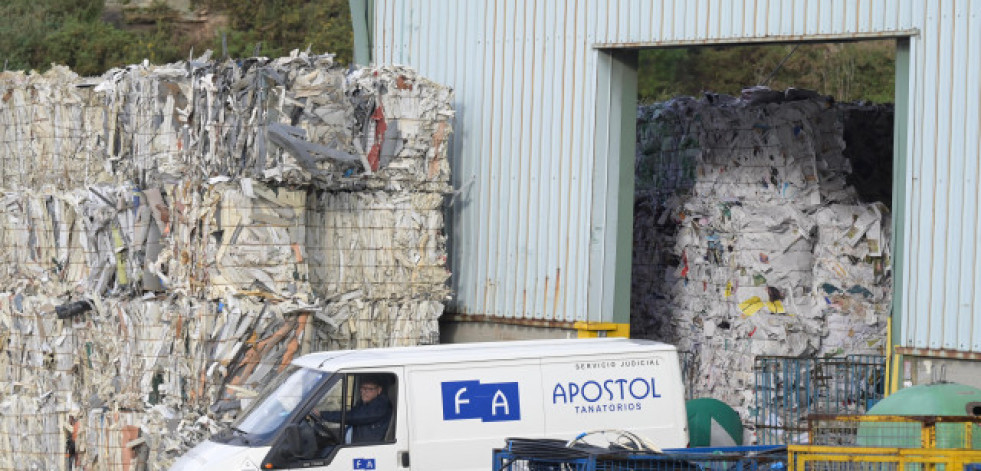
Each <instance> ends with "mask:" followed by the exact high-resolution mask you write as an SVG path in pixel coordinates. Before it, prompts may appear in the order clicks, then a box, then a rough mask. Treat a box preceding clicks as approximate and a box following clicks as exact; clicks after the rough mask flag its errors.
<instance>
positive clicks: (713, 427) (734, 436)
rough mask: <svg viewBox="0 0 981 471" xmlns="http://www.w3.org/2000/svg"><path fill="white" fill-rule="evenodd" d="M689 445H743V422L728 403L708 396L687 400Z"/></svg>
mask: <svg viewBox="0 0 981 471" xmlns="http://www.w3.org/2000/svg"><path fill="white" fill-rule="evenodd" d="M685 409H687V412H688V442H689V446H692V447H701V446H715V447H724V446H741V445H742V444H743V423H742V420H740V419H739V414H738V413H737V412H736V411H735V410H733V409H732V408H731V407H729V406H728V405H726V403H724V402H722V401H720V400H718V399H712V398H708V397H703V398H699V399H692V400H690V401H687V402H685Z"/></svg>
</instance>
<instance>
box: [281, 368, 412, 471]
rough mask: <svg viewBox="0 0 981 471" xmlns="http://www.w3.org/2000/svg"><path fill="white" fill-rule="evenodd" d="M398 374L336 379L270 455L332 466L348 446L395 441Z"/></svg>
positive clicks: (347, 375) (298, 419) (299, 418)
mask: <svg viewBox="0 0 981 471" xmlns="http://www.w3.org/2000/svg"><path fill="white" fill-rule="evenodd" d="M395 391H397V384H396V376H395V375H394V374H389V373H371V374H364V373H352V374H346V375H344V377H343V379H342V380H341V381H334V382H332V384H330V385H329V386H328V387H327V388H326V389H325V390H324V391H322V395H321V396H320V397H319V398H318V399H317V401H316V402H315V403H314V404H313V405H312V407H310V409H309V410H308V411H307V412H306V413H305V414H302V416H300V417H298V418H297V419H296V422H295V423H294V424H293V426H291V427H287V429H288V430H287V433H284V434H283V438H282V439H281V440H280V442H279V443H278V445H277V446H276V448H277V449H278V450H277V451H274V452H271V455H270V456H275V457H276V458H277V459H276V460H275V461H280V460H281V459H283V458H287V457H289V458H290V459H288V461H292V462H294V463H297V464H299V465H300V466H301V467H306V466H320V465H324V464H327V463H329V462H330V459H331V457H332V456H333V454H334V451H335V450H337V449H338V448H340V447H344V446H364V445H377V444H381V443H393V442H394V438H393V437H394V430H395V415H396V414H395V405H396V400H395Z"/></svg>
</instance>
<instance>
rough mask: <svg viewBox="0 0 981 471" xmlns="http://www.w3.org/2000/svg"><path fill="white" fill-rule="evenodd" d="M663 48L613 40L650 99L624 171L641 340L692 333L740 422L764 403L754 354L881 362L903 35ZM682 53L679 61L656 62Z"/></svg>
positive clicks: (711, 391) (896, 271)
mask: <svg viewBox="0 0 981 471" xmlns="http://www.w3.org/2000/svg"><path fill="white" fill-rule="evenodd" d="M652 51H653V54H651V53H647V52H643V53H641V52H638V51H637V50H624V49H618V50H615V51H612V52H611V53H610V57H611V62H612V63H613V64H614V65H616V64H631V63H635V64H637V69H636V70H637V71H638V74H637V80H636V82H635V83H631V82H630V79H626V80H624V83H626V85H625V86H624V88H629V87H630V86H632V87H636V89H637V91H638V100H637V103H638V104H639V106H638V107H636V110H637V121H636V129H634V130H632V131H633V132H634V133H635V134H636V136H637V139H636V140H635V142H634V144H635V146H636V147H635V148H634V149H632V151H633V152H634V155H635V156H636V160H635V161H634V162H633V164H634V165H633V169H632V170H633V171H632V175H631V176H632V178H631V179H630V181H629V182H628V183H626V184H625V183H624V180H621V188H622V189H629V191H630V192H632V193H633V195H634V198H633V199H632V200H630V201H629V203H632V205H633V206H632V218H631V219H630V220H631V221H632V226H631V227H632V231H631V234H632V236H633V241H632V242H633V244H632V262H631V277H630V279H631V297H630V310H629V311H630V324H631V335H632V336H634V337H641V338H653V339H657V340H664V341H667V342H670V343H674V344H677V345H679V349H680V350H682V351H684V352H685V358H688V359H689V361H690V363H689V365H688V366H690V370H689V380H690V383H689V385H688V390H689V391H690V393H691V394H692V395H693V396H696V397H697V396H711V397H716V398H718V399H722V400H723V401H725V402H727V403H728V404H729V405H731V406H733V407H734V408H736V409H737V410H738V411H740V412H741V413H742V414H743V415H744V420H746V419H747V418H748V417H746V416H749V415H753V414H761V413H762V414H765V413H767V411H762V410H760V408H759V407H758V405H757V403H756V400H755V397H754V394H755V391H754V389H753V387H754V384H755V380H756V378H754V375H755V374H756V372H755V371H754V367H755V364H754V362H755V361H756V359H757V358H760V357H765V356H779V355H783V356H794V357H805V358H826V357H841V358H845V357H849V356H854V355H879V356H881V358H885V355H886V354H887V353H888V349H889V345H888V341H887V337H888V334H889V332H888V330H889V328H890V319H891V317H892V312H894V311H893V310H894V309H898V305H894V303H893V292H894V286H896V284H894V282H893V280H898V279H901V278H900V274H901V273H900V270H901V268H902V263H901V260H902V258H901V252H900V249H901V247H902V234H899V233H897V232H896V229H895V228H896V227H900V228H901V227H902V224H901V221H898V220H897V219H899V217H900V216H901V215H902V214H903V211H902V207H901V206H902V202H903V200H904V198H903V194H902V192H903V190H904V188H903V185H897V184H896V183H895V182H896V181H897V180H898V181H902V180H901V178H902V175H903V174H904V172H905V168H904V162H905V155H906V153H905V149H904V146H903V143H905V122H904V119H905V116H906V113H905V110H906V104H905V102H904V100H905V97H906V91H907V88H906V87H908V80H907V76H908V70H907V69H908V44H907V43H906V41H905V40H903V39H898V40H888V41H876V42H865V43H851V42H849V43H840V42H838V43H807V44H804V43H802V44H789V45H753V46H746V45H741V46H729V47H714V46H701V47H677V48H668V49H655V50H652ZM652 55H653V56H661V57H660V58H659V60H657V61H652V60H651V57H652ZM665 57H667V58H669V59H671V60H664V58H665ZM870 57H872V58H873V59H874V60H870ZM801 58H803V59H804V60H801ZM655 59H657V57H655ZM672 60H673V63H674V64H675V65H674V67H675V69H673V70H672V71H671V73H664V72H663V69H661V71H658V70H657V69H652V68H649V67H648V66H649V65H651V62H657V63H660V64H662V66H663V64H665V63H671V62H672ZM821 67H823V68H824V70H821V69H820V68H821ZM740 68H742V69H744V71H745V70H748V71H750V72H751V73H750V74H739V73H736V72H738V70H735V69H740ZM614 69H615V67H614ZM713 71H714V72H717V73H716V74H715V75H713V74H712V72H713ZM650 74H655V75H657V74H660V75H659V76H657V77H653V78H652V77H651V76H650ZM884 80H885V81H888V82H889V83H885V84H884V83H882V82H883V81H884ZM652 81H654V82H657V83H659V84H665V85H664V86H663V87H662V88H660V89H658V88H657V86H654V87H652V86H651V82H652ZM600 84H601V85H602V84H603V80H602V76H601V78H600ZM762 86H766V88H764V87H762ZM671 87H674V88H671ZM608 89H609V90H610V91H611V93H608V95H609V96H611V97H614V98H615V97H617V95H616V94H615V93H612V91H615V90H616V87H614V86H611V87H609V88H608ZM603 90H604V88H603V87H601V88H600V91H601V94H600V95H601V96H603ZM652 90H654V91H656V92H658V93H659V95H658V96H652V95H651V94H649V92H650V91H652ZM897 97H898V98H899V99H898V100H897ZM611 101H615V100H611ZM600 103H601V104H602V103H603V101H602V100H601V101H600ZM625 106H626V105H625ZM613 114H615V113H611V115H613ZM896 117H900V119H898V120H895V118H896ZM632 124H633V123H623V126H624V127H625V128H626V127H632ZM611 127H612V126H611ZM620 131H621V134H622V131H623V129H622V128H621V129H620ZM609 135H611V136H615V135H617V132H616V130H611V132H610V133H609ZM624 139H625V138H624ZM620 144H621V145H620V146H619V148H620V149H623V147H624V146H623V145H622V144H623V142H621V143H620ZM609 150H610V151H614V150H616V148H615V147H614V146H612V145H611V146H609ZM620 165H621V175H622V174H623V170H624V168H625V167H626V165H625V164H624V163H623V162H622V161H621V164H620ZM622 193H623V192H621V198H620V200H619V202H618V203H619V205H620V208H621V212H620V214H623V210H624V206H625V205H626V204H628V199H627V198H623V197H622V196H623V195H622ZM624 219H625V218H622V217H621V222H622V221H623V220H624ZM619 227H620V228H621V229H623V228H624V225H620V226H619ZM621 247H622V246H621ZM618 252H620V251H618ZM620 267H621V268H622V266H620ZM620 280H622V278H620V277H617V282H618V283H619V282H620ZM877 371H884V367H883V368H880V369H879V370H877ZM879 382H880V383H884V382H885V381H884V380H883V379H881V378H880V379H879ZM823 386H825V387H827V386H828V385H823ZM879 386H881V384H880V385H879ZM831 387H835V386H833V385H832V386H831ZM764 421H765V420H764Z"/></svg>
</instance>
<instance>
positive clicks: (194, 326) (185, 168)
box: [0, 53, 453, 469]
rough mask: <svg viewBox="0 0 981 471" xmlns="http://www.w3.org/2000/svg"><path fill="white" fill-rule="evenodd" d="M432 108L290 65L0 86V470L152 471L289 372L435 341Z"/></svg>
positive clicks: (174, 67) (397, 73)
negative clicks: (324, 355)
mask: <svg viewBox="0 0 981 471" xmlns="http://www.w3.org/2000/svg"><path fill="white" fill-rule="evenodd" d="M451 100H452V91H451V90H449V89H447V88H446V87H442V86H440V85H438V84H435V83H433V82H430V81H428V80H426V79H425V78H423V77H420V76H418V75H417V74H416V73H415V72H414V71H412V70H410V69H407V68H402V67H382V68H370V69H357V70H354V71H353V72H348V71H345V70H343V69H341V68H340V67H337V66H335V65H334V64H333V61H332V58H331V57H330V56H328V55H309V54H304V53H294V54H292V55H291V56H288V57H283V58H278V59H264V58H253V59H246V60H240V61H221V62H213V61H210V60H208V59H207V57H202V58H200V59H197V60H193V61H189V62H186V63H178V64H169V65H163V66H155V65H150V64H146V63H144V64H137V65H133V66H129V67H126V68H122V69H116V70H113V71H110V72H108V73H106V74H105V75H104V76H102V77H98V78H93V79H82V78H79V77H77V76H75V75H74V74H73V73H71V72H70V71H69V70H67V69H64V68H54V69H52V71H50V72H47V73H45V74H43V75H38V74H25V73H20V72H5V73H3V74H2V75H0V124H2V125H3V126H2V127H0V134H3V139H4V147H3V148H0V174H2V176H3V184H2V185H0V202H2V204H0V262H2V263H3V269H2V270H0V278H2V280H3V282H4V286H5V289H4V294H3V295H2V296H0V353H3V355H0V384H2V385H3V386H0V411H2V415H0V469H24V468H33V469H55V468H61V467H64V466H66V463H67V462H69V461H70V462H72V463H73V464H74V465H75V466H81V467H84V468H89V469H92V468H99V469H132V468H134V467H136V468H141V467H143V466H146V467H148V468H149V469H166V468H167V466H168V465H169V464H170V462H171V461H172V460H173V458H174V457H175V456H177V455H178V454H179V453H181V452H182V451H184V450H186V449H187V448H188V447H189V446H193V445H195V444H197V443H199V442H200V441H201V440H203V439H206V438H207V437H208V436H210V435H211V434H213V433H215V432H217V431H218V430H220V429H221V428H223V427H226V426H227V425H228V424H229V423H230V421H232V420H233V419H234V418H235V417H236V416H237V415H238V414H239V412H240V411H241V409H242V407H243V405H244V404H246V403H247V402H248V401H249V399H250V398H252V397H254V395H255V393H256V391H258V390H259V389H260V388H261V387H262V386H263V385H265V384H268V382H269V380H270V378H272V376H273V375H275V374H277V373H278V372H279V371H281V370H282V369H283V368H284V367H285V366H286V365H287V364H288V363H289V362H290V361H291V360H292V359H293V358H295V357H296V356H298V355H301V354H303V353H306V352H310V351H312V350H314V349H324V348H332V349H333V348H361V347H368V346H381V345H412V344H417V343H432V342H433V341H435V340H434V339H438V326H437V319H438V318H439V316H440V315H441V313H442V311H443V303H444V302H445V300H446V298H447V296H448V294H449V290H448V288H447V286H446V280H447V277H448V273H447V271H446V268H445V262H446V253H445V252H446V247H445V235H444V232H443V224H444V223H443V218H442V210H441V207H442V204H443V201H444V197H445V195H446V193H447V192H448V191H449V165H448V163H447V158H446V157H447V155H446V153H447V150H448V148H449V139H450V135H451V132H452V126H451V123H452V117H453V113H452V109H451V108H450V102H451ZM66 454H67V455H68V456H67V457H66Z"/></svg>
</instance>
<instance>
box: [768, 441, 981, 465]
mask: <svg viewBox="0 0 981 471" xmlns="http://www.w3.org/2000/svg"><path fill="white" fill-rule="evenodd" d="M829 461H831V462H837V463H891V464H895V465H896V469H897V471H903V470H905V469H907V466H909V465H911V464H921V465H923V467H922V468H921V469H922V470H924V471H927V470H935V469H937V466H936V465H938V464H942V465H944V468H943V469H945V470H947V471H953V470H962V469H964V465H966V464H970V463H981V450H964V449H924V448H872V447H842V446H815V445H790V446H788V447H787V471H804V470H806V469H808V464H809V463H814V462H829ZM812 469H814V467H812Z"/></svg>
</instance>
